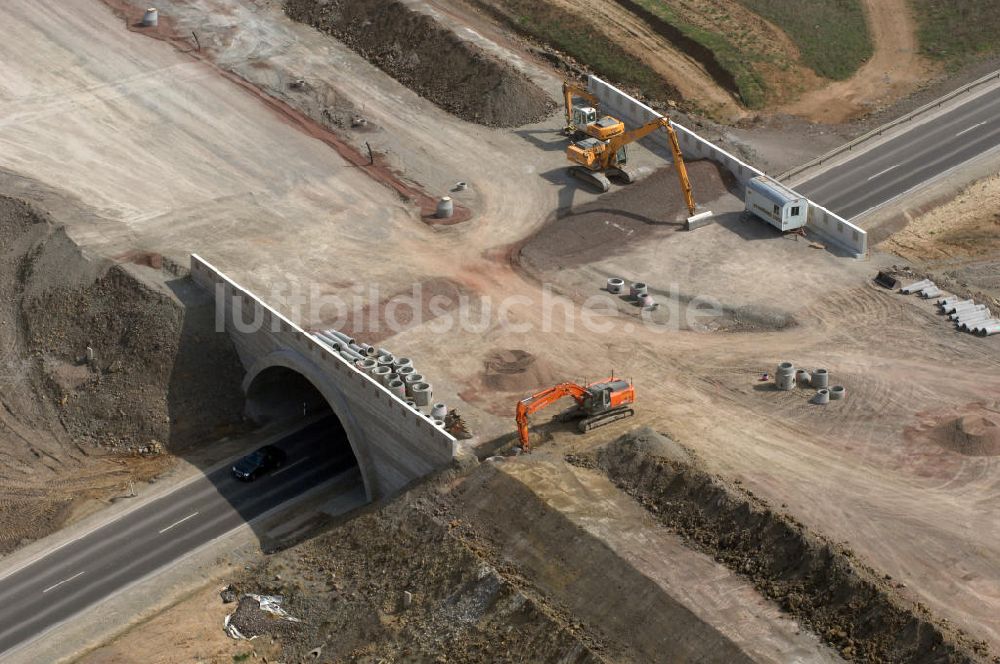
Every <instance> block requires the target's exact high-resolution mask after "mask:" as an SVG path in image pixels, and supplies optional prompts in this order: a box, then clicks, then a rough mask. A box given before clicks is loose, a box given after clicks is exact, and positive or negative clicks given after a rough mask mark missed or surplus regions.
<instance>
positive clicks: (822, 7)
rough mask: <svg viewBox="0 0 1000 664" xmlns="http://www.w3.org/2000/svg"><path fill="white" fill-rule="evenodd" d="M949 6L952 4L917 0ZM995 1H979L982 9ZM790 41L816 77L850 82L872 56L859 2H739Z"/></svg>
mask: <svg viewBox="0 0 1000 664" xmlns="http://www.w3.org/2000/svg"><path fill="white" fill-rule="evenodd" d="M919 1H920V2H926V3H927V4H932V5H942V6H944V5H951V4H952V3H953V2H954V0H919ZM990 1H992V2H996V0H980V3H981V4H983V5H986V4H987V3H988V2H990ZM739 2H740V4H742V5H743V6H745V7H746V8H747V9H749V10H750V11H753V12H755V13H757V14H759V15H760V16H762V17H764V18H765V19H767V20H769V21H770V22H771V23H774V24H775V25H777V26H778V27H779V28H781V29H782V30H784V31H785V33H786V34H787V35H788V36H789V37H790V38H791V40H792V41H793V42H794V43H795V45H796V46H797V47H798V49H799V52H800V53H801V55H802V63H803V64H805V65H806V66H807V67H810V68H812V69H813V70H814V71H815V72H816V73H817V74H820V75H821V76H826V77H827V78H833V79H838V80H843V79H846V78H850V77H851V75H852V74H854V72H856V71H857V70H858V68H859V67H860V66H861V65H862V64H864V62H865V61H866V60H867V59H868V58H870V57H871V56H872V53H873V47H872V41H871V35H869V34H868V25H867V24H866V23H865V14H864V11H863V10H862V9H861V3H860V2H859V0H739Z"/></svg>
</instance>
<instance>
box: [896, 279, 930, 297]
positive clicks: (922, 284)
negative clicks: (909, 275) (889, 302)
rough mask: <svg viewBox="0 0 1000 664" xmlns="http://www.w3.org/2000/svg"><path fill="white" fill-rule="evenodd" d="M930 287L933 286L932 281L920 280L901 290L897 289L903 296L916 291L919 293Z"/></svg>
mask: <svg viewBox="0 0 1000 664" xmlns="http://www.w3.org/2000/svg"><path fill="white" fill-rule="evenodd" d="M931 286H934V282H933V281H931V280H930V279H921V280H920V281H915V282H914V283H912V284H910V285H909V286H903V287H902V288H900V289H899V292H901V293H903V294H904V295H909V294H911V293H916V292H917V291H921V290H923V289H925V288H929V287H931Z"/></svg>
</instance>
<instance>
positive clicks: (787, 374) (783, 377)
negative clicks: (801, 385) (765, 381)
mask: <svg viewBox="0 0 1000 664" xmlns="http://www.w3.org/2000/svg"><path fill="white" fill-rule="evenodd" d="M774 384H775V385H776V386H777V388H778V389H779V390H781V391H783V392H788V391H790V390H791V389H792V388H793V387H795V365H793V364H792V363H791V362H782V363H781V364H779V365H778V370H777V372H775V374H774Z"/></svg>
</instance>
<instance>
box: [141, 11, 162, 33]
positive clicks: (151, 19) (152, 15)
mask: <svg viewBox="0 0 1000 664" xmlns="http://www.w3.org/2000/svg"><path fill="white" fill-rule="evenodd" d="M159 24H160V12H158V11H157V10H156V7H150V8H149V9H147V10H146V13H145V14H143V15H142V23H141V25H142V27H144V28H155V27H156V26H157V25H159Z"/></svg>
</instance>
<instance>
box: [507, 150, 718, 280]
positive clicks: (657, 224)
mask: <svg viewBox="0 0 1000 664" xmlns="http://www.w3.org/2000/svg"><path fill="white" fill-rule="evenodd" d="M687 169H688V176H689V177H690V179H691V184H692V187H693V188H694V194H695V196H696V197H697V199H698V200H701V201H710V200H713V199H715V198H717V197H719V196H721V195H722V194H724V193H725V192H726V191H727V182H728V181H730V180H731V179H732V176H730V175H729V173H728V172H727V171H723V170H722V169H721V168H720V167H719V165H718V164H716V163H714V162H711V161H707V160H703V159H702V160H698V161H692V162H690V163H688V164H687ZM686 216H687V208H686V207H685V204H684V196H683V194H682V193H681V190H680V187H679V186H678V184H677V172H676V171H675V170H674V169H673V167H668V168H661V169H659V170H657V171H656V172H655V173H653V174H652V175H650V176H649V177H647V178H645V179H643V180H641V181H639V182H636V183H634V184H630V185H628V186H625V187H622V188H620V189H617V190H615V191H613V192H611V193H609V194H606V195H604V196H602V197H601V198H600V199H599V200H596V201H594V202H593V203H588V204H587V205H583V206H581V207H579V208H577V209H574V210H571V211H570V212H569V213H568V214H561V215H558V216H556V217H553V218H552V219H551V220H550V221H549V222H548V223H546V224H545V226H543V227H542V228H541V230H539V231H538V232H537V233H535V235H533V236H532V237H530V238H529V239H528V240H527V241H526V242H525V243H524V245H523V246H522V248H521V251H520V254H519V258H520V260H521V262H522V263H523V264H524V265H525V267H528V268H531V269H533V270H537V271H539V272H552V271H557V270H562V269H564V268H569V267H575V266H578V265H586V264H588V263H592V262H595V261H599V260H602V259H604V258H607V257H608V256H613V255H615V254H623V253H626V252H627V251H629V248H630V247H632V246H634V245H638V244H644V243H648V242H655V241H657V240H662V239H665V238H668V237H670V236H671V235H673V234H674V233H675V232H677V231H678V230H680V229H682V228H683V227H684V222H683V219H684V218H685V217H686Z"/></svg>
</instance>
